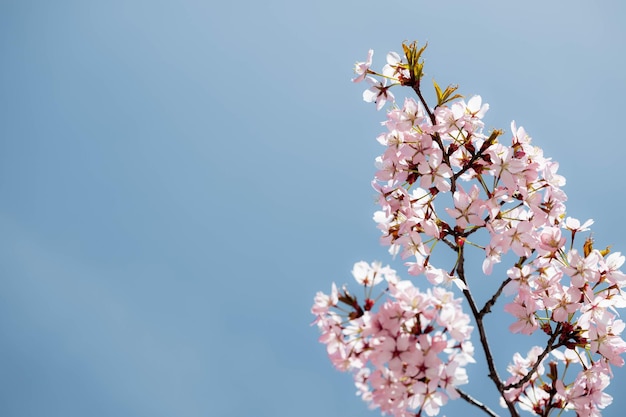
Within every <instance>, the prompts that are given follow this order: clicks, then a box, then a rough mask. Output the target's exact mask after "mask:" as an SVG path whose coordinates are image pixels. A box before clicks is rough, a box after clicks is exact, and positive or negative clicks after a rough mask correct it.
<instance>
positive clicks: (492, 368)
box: [457, 245, 519, 417]
mask: <svg viewBox="0 0 626 417" xmlns="http://www.w3.org/2000/svg"><path fill="white" fill-rule="evenodd" d="M457 251H458V254H459V259H458V265H457V273H458V274H459V279H461V281H463V283H464V284H465V285H466V287H467V288H466V289H465V290H463V295H464V296H465V299H466V300H467V302H468V304H469V306H470V309H471V310H472V315H473V316H474V320H476V327H477V328H478V334H479V335H480V344H481V345H482V348H483V352H484V353H485V358H486V359H487V367H488V368H489V378H490V379H491V380H492V381H493V383H494V384H495V385H496V388H497V389H498V392H499V393H500V395H501V396H502V398H503V399H504V402H505V403H506V406H507V408H508V409H509V412H510V413H511V417H519V413H518V411H517V409H516V408H515V403H514V402H512V401H510V400H509V399H507V398H506V396H505V395H504V391H506V389H505V386H504V383H503V382H502V380H501V379H500V376H499V375H498V371H497V370H496V365H495V361H494V359H493V354H492V353H491V347H490V346H489V341H488V339H487V332H486V331H485V326H484V324H483V317H482V316H481V315H480V312H479V311H478V307H477V306H476V301H474V297H473V296H472V293H471V292H470V290H469V286H467V279H466V278H465V267H464V264H465V258H464V256H463V246H462V245H461V246H459V247H458V249H457Z"/></svg>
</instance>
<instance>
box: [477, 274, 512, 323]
mask: <svg viewBox="0 0 626 417" xmlns="http://www.w3.org/2000/svg"><path fill="white" fill-rule="evenodd" d="M511 281H512V280H511V278H507V279H505V280H504V281H502V284H500V287H499V288H498V290H497V291H496V292H495V294H493V296H492V297H491V298H490V299H489V300H487V302H486V303H485V306H484V307H483V308H482V309H481V310H480V312H479V313H478V315H479V316H480V318H481V319H482V318H483V317H484V316H485V314H488V313H490V312H491V307H493V306H494V304H495V303H496V301H497V300H498V297H500V294H502V290H504V287H506V284H508V283H509V282H511Z"/></svg>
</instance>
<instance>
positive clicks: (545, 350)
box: [503, 323, 561, 391]
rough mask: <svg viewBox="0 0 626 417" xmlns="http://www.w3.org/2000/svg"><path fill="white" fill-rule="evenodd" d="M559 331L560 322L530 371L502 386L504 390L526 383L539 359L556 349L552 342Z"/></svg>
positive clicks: (535, 369)
mask: <svg viewBox="0 0 626 417" xmlns="http://www.w3.org/2000/svg"><path fill="white" fill-rule="evenodd" d="M560 332H561V324H560V323H559V324H557V326H556V328H555V329H554V332H553V333H552V336H550V339H549V340H548V343H547V344H546V348H545V349H544V350H543V352H541V354H540V355H539V356H538V357H537V361H536V362H535V364H534V365H533V367H532V368H531V370H530V371H528V373H527V374H526V375H524V378H522V379H520V380H519V381H517V382H515V383H513V384H509V385H506V386H504V387H503V388H504V390H505V391H507V390H510V389H514V388H521V387H522V386H523V385H524V384H525V383H527V382H528V381H530V378H532V376H533V374H534V373H535V372H537V368H539V364H540V363H541V361H542V360H543V358H545V357H546V356H547V355H548V353H550V352H552V351H553V350H554V349H556V348H557V347H558V346H554V345H553V343H554V341H555V340H556V338H557V337H558V336H559V333H560Z"/></svg>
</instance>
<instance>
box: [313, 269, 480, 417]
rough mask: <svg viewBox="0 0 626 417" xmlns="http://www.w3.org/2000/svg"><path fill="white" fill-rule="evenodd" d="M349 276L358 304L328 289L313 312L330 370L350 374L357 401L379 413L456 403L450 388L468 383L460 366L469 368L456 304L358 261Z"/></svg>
mask: <svg viewBox="0 0 626 417" xmlns="http://www.w3.org/2000/svg"><path fill="white" fill-rule="evenodd" d="M352 274H353V276H354V278H355V279H356V281H357V282H358V283H359V284H360V285H362V286H363V288H364V290H365V291H364V292H365V294H364V297H363V299H362V300H361V302H359V301H358V299H357V297H356V296H354V295H352V294H350V293H349V292H348V289H347V288H346V287H343V288H342V289H341V290H338V289H337V286H336V285H335V284H333V286H332V291H331V293H330V294H324V293H322V292H319V293H318V294H317V295H316V297H315V304H314V306H313V309H312V312H313V314H315V315H316V323H317V326H318V327H319V329H320V331H321V337H320V341H321V342H322V343H324V344H325V345H326V349H327V352H328V355H329V357H330V359H331V361H332V363H333V364H334V366H335V367H336V368H337V369H339V370H341V371H352V372H353V373H354V380H355V384H356V386H357V389H358V393H359V395H360V396H361V397H362V398H363V399H364V400H365V401H367V402H369V403H370V404H371V406H372V407H379V408H380V409H381V411H382V412H383V413H386V414H391V415H394V416H397V417H409V416H415V415H416V414H415V410H417V411H418V413H420V412H422V411H423V412H424V413H426V415H429V416H433V415H436V414H438V413H439V409H440V407H441V406H442V405H443V404H445V403H446V402H447V401H448V398H452V399H455V398H458V397H459V394H458V392H457V391H456V387H457V386H459V385H462V384H466V383H467V382H468V379H467V374H466V371H465V368H464V366H465V365H466V364H467V363H469V362H474V359H473V357H472V356H473V352H474V348H473V345H472V343H471V342H470V341H469V336H470V333H471V331H472V326H470V325H469V321H470V319H469V316H468V315H466V314H465V313H463V312H462V311H461V299H456V298H454V296H453V294H452V293H451V292H449V291H446V290H445V289H443V288H441V287H436V288H433V289H432V290H430V289H429V290H427V291H426V292H422V291H420V290H419V289H418V288H416V287H414V286H413V284H412V283H411V282H410V281H406V280H399V279H398V277H397V275H396V273H395V271H394V270H392V269H391V268H389V267H381V265H380V264H379V263H372V264H368V263H366V262H363V261H361V262H358V263H356V264H355V266H354V268H353V271H352ZM381 282H384V283H386V285H387V288H386V289H385V290H384V291H383V292H382V293H381V294H380V296H384V297H385V299H384V300H382V299H379V300H378V301H375V299H373V298H372V291H373V287H374V286H375V285H376V284H379V283H381ZM380 296H379V297H377V298H380ZM375 304H379V308H378V309H377V311H374V306H375Z"/></svg>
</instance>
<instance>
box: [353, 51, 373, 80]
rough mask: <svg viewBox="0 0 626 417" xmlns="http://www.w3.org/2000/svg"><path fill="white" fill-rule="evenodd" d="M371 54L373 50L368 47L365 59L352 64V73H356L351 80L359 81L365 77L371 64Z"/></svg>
mask: <svg viewBox="0 0 626 417" xmlns="http://www.w3.org/2000/svg"><path fill="white" fill-rule="evenodd" d="M373 56H374V50H373V49H370V50H369V51H368V53H367V60H366V61H365V62H357V63H356V64H355V65H354V73H355V74H357V76H356V77H354V78H353V79H352V82H354V83H359V82H361V81H363V80H364V79H365V77H366V76H367V72H368V71H369V69H370V67H371V66H372V57H373Z"/></svg>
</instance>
